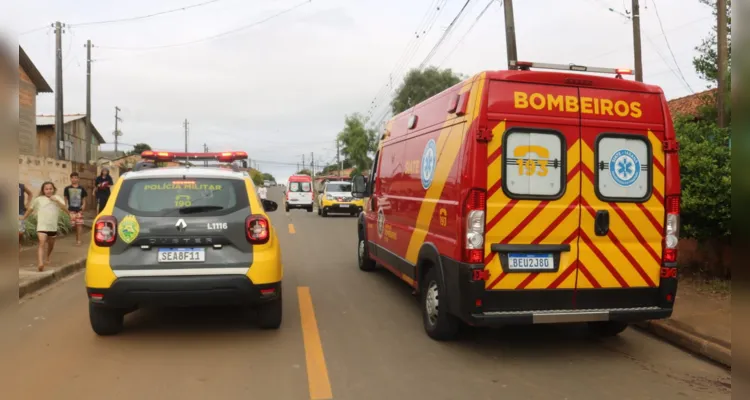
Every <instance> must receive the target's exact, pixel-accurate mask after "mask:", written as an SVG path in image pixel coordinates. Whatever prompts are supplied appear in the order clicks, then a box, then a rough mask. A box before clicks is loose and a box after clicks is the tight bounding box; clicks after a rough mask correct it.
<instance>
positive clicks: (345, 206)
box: [339, 204, 349, 208]
mask: <svg viewBox="0 0 750 400" xmlns="http://www.w3.org/2000/svg"><path fill="white" fill-rule="evenodd" d="M339 207H341V208H349V204H339Z"/></svg>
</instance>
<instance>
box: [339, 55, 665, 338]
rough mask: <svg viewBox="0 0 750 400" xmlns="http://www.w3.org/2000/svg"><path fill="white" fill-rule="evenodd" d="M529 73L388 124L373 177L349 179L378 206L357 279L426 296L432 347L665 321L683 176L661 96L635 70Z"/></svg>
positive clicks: (452, 96)
mask: <svg viewBox="0 0 750 400" xmlns="http://www.w3.org/2000/svg"><path fill="white" fill-rule="evenodd" d="M517 66H518V68H519V69H514V70H508V71H490V72H483V73H480V74H478V75H476V76H474V77H472V78H470V79H468V80H466V81H464V82H462V83H459V84H457V85H456V86H454V87H452V88H450V89H447V90H445V91H443V92H442V93H440V94H437V95H435V96H434V97H432V98H430V99H428V100H426V101H424V102H422V103H420V104H418V105H416V106H414V107H413V108H412V109H410V110H407V111H405V112H403V113H401V114H399V115H397V116H395V117H394V118H393V119H392V120H391V121H390V122H389V123H388V124H387V127H386V132H385V133H384V135H383V139H382V141H381V143H380V146H379V150H378V151H377V153H376V156H375V162H374V164H373V169H372V172H371V175H370V176H371V177H373V178H372V179H370V181H369V182H367V183H366V182H365V181H364V179H363V178H362V177H355V178H354V181H353V183H354V194H355V195H356V196H358V197H369V200H368V202H367V204H366V207H365V210H364V211H363V213H362V214H361V215H360V217H359V223H358V234H359V244H358V246H359V249H358V254H359V266H360V268H361V269H363V270H371V269H374V268H375V267H376V266H377V265H381V266H383V267H385V268H386V269H388V270H390V271H391V272H392V273H394V274H396V275H397V276H399V277H400V278H401V279H403V280H404V281H405V282H407V283H408V284H409V285H411V286H412V287H414V288H415V289H416V291H417V293H419V295H420V299H421V306H422V314H423V319H424V327H425V330H426V331H427V333H428V335H429V336H431V337H432V338H435V339H450V338H452V337H453V336H454V335H455V333H456V332H457V329H458V326H459V323H460V321H463V322H465V323H467V324H470V325H475V326H499V325H505V324H527V323H528V324H540V323H562V322H587V323H589V326H590V327H591V328H592V330H594V331H595V332H596V333H598V334H601V335H605V336H607V335H617V334H619V333H620V332H622V331H623V330H624V329H625V328H626V327H627V324H628V323H630V322H636V321H644V320H650V319H661V318H666V317H669V316H670V315H671V313H672V307H673V305H674V298H675V292H676V289H677V269H676V260H677V238H678V236H679V233H678V229H679V204H680V175H679V161H678V154H677V150H678V144H677V142H676V139H675V132H674V128H673V125H672V117H671V115H670V113H669V109H668V108H667V102H666V98H665V96H664V93H663V91H662V90H661V89H660V88H659V87H656V86H653V85H647V84H643V83H640V82H635V81H631V80H626V79H623V78H622V74H623V73H628V71H625V70H616V69H603V68H586V67H582V66H567V65H553V64H537V63H520V62H519V63H518V64H517ZM531 68H534V70H532V69H531ZM536 68H543V69H564V70H566V71H565V72H559V71H538V70H536ZM580 71H584V72H597V73H612V74H614V75H616V77H609V76H599V75H592V74H582V73H579V72H580Z"/></svg>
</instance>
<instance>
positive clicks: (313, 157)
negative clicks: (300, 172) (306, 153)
mask: <svg viewBox="0 0 750 400" xmlns="http://www.w3.org/2000/svg"><path fill="white" fill-rule="evenodd" d="M310 159H311V160H312V161H310V174H311V176H312V178H313V181H314V180H315V153H312V152H311V153H310Z"/></svg>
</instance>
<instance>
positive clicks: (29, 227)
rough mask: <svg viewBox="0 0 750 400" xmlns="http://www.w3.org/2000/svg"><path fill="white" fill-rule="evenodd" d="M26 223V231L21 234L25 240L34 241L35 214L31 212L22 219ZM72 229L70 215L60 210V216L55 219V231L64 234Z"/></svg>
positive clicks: (35, 236) (35, 238) (35, 237)
mask: <svg viewBox="0 0 750 400" xmlns="http://www.w3.org/2000/svg"><path fill="white" fill-rule="evenodd" d="M24 222H25V224H26V231H25V232H24V234H23V239H24V241H25V242H36V241H37V235H36V215H35V214H32V215H30V216H29V218H27V219H26V221H24ZM72 231H73V224H72V223H71V222H70V215H69V214H68V213H66V212H60V217H59V218H58V220H57V232H58V233H59V234H62V235H65V234H68V233H70V232H72Z"/></svg>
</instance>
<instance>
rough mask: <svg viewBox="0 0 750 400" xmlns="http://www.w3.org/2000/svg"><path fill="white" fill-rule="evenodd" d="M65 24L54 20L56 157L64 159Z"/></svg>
mask: <svg viewBox="0 0 750 400" xmlns="http://www.w3.org/2000/svg"><path fill="white" fill-rule="evenodd" d="M63 26H65V24H62V23H60V21H57V22H55V136H56V137H57V158H58V159H59V160H64V159H65V134H64V132H65V131H64V129H63V124H64V120H63V67H62V59H63V57H62V34H63Z"/></svg>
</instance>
